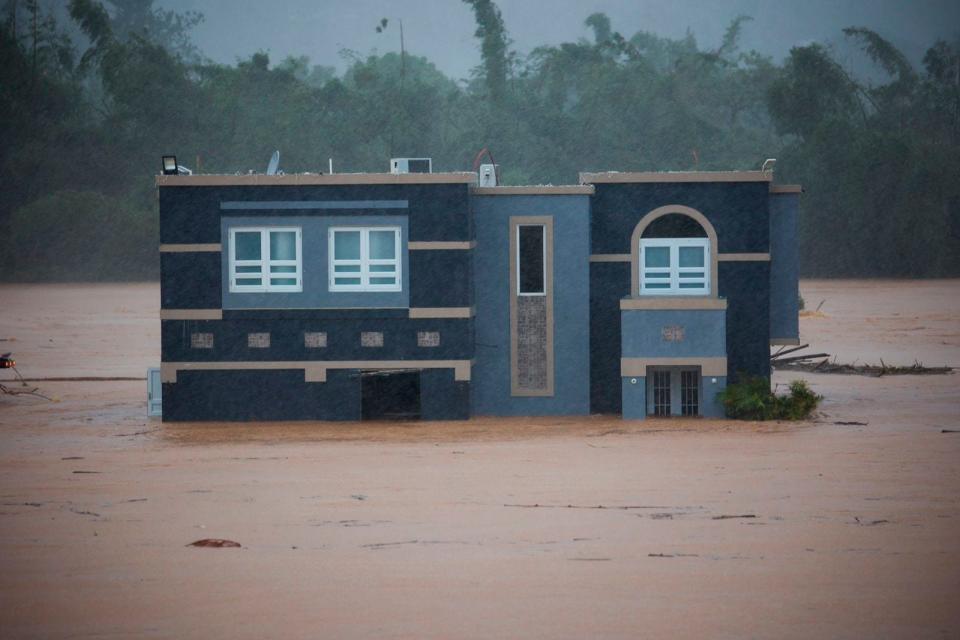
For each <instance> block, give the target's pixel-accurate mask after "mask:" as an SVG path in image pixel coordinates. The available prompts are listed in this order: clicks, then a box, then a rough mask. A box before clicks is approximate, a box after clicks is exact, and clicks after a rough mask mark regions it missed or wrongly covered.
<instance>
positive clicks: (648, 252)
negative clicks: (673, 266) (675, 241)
mask: <svg viewBox="0 0 960 640" xmlns="http://www.w3.org/2000/svg"><path fill="white" fill-rule="evenodd" d="M643 264H644V266H647V267H669V266H670V247H647V248H646V249H645V250H644V252H643Z"/></svg>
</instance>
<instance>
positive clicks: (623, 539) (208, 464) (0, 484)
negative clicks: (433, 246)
mask: <svg viewBox="0 0 960 640" xmlns="http://www.w3.org/2000/svg"><path fill="white" fill-rule="evenodd" d="M802 294H803V296H804V298H805V300H806V303H807V306H808V308H810V309H815V308H816V307H817V306H818V305H819V304H820V302H821V301H823V304H822V306H821V307H820V313H818V314H809V315H806V316H805V317H803V318H802V319H801V337H802V339H803V341H804V342H809V343H810V344H811V350H814V351H825V352H828V353H831V354H836V356H837V358H838V360H839V361H842V362H853V361H857V362H860V363H870V364H873V363H879V362H880V360H881V359H882V360H883V361H884V362H885V363H886V364H912V363H913V362H914V361H915V360H917V361H921V362H923V363H924V364H926V365H930V366H937V365H948V366H960V281H957V280H938V281H922V282H918V281H849V280H848V281H805V282H803V283H802ZM0 302H2V306H0V309H2V311H0V352H5V351H13V352H14V355H15V357H16V358H17V361H18V366H19V368H20V371H21V372H22V373H23V374H24V376H26V377H28V378H31V379H32V378H51V377H61V378H63V377H142V376H143V375H144V372H145V369H146V367H148V366H151V365H156V364H157V362H158V360H159V333H160V332H159V321H158V320H157V315H158V314H157V312H158V307H159V287H158V286H157V285H155V284H131V285H3V286H0ZM798 377H802V378H805V379H807V380H808V381H809V382H810V383H811V385H812V386H813V387H814V389H816V390H817V391H818V392H819V393H821V394H823V395H824V396H825V400H824V404H823V407H822V411H821V412H820V414H819V416H818V417H817V419H816V420H813V421H810V422H804V423H799V424H789V423H777V422H771V423H752V422H734V421H730V420H710V421H708V420H648V421H640V422H631V421H622V420H620V419H619V418H616V417H610V416H594V417H589V418H562V419H557V418H530V419H519V418H518V419H493V418H481V419H475V420H470V421H466V422H450V423H396V422H389V423H387V422H380V423H367V422H364V423H338V424H332V423H325V424H324V423H258V424H238V423H210V424H163V423H161V422H159V421H157V420H155V419H148V418H146V416H145V410H146V406H145V392H146V382H145V381H141V380H132V381H122V380H121V381H103V382H48V381H38V382H34V383H31V384H32V385H33V386H37V387H39V388H40V391H41V392H43V393H44V394H46V395H48V396H50V397H53V398H55V399H56V400H57V401H56V402H49V401H46V400H43V399H40V398H35V397H27V396H18V397H10V396H0V603H2V606H0V636H2V637H3V638H68V637H69V638H74V637H84V638H86V637H90V638H101V637H102V638H108V637H157V638H191V637H197V638H199V637H203V638H209V637H224V638H265V637H283V638H317V637H320V638H325V637H331V638H411V637H416V638H501V637H542V638H587V637H604V638H636V637H676V638H701V637H721V638H724V637H727V638H742V637H777V638H811V637H831V638H860V637H883V638H927V637H928V638H944V637H957V636H960V535H958V533H957V532H958V530H960V464H958V462H960V433H943V431H944V430H946V431H953V430H960V418H958V416H960V385H958V377H957V376H956V375H942V376H889V377H883V378H869V377H864V376H847V375H822V374H821V375H817V374H804V373H799V372H782V373H777V374H775V376H774V380H775V382H777V383H778V384H784V383H786V382H788V381H789V380H791V379H794V378H798ZM12 378H13V376H12V374H11V373H10V372H9V371H4V372H0V381H2V382H3V383H4V384H7V385H10V384H11V383H10V382H9V381H10V380H12ZM839 422H848V423H849V422H857V423H865V424H837V423H839ZM599 507H603V508H599ZM731 516H735V517H731ZM203 538H223V539H228V540H234V541H237V542H239V543H240V544H241V545H242V547H241V548H239V549H231V548H223V549H217V548H197V547H189V546H187V545H188V544H189V543H191V542H194V541H196V540H199V539H203Z"/></svg>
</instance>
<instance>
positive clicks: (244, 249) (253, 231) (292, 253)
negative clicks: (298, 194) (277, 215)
mask: <svg viewBox="0 0 960 640" xmlns="http://www.w3.org/2000/svg"><path fill="white" fill-rule="evenodd" d="M302 235H303V234H302V232H301V230H300V227H232V228H231V229H230V291H231V292H238V293H242V292H256V291H270V292H275V291H276V292H299V291H303V275H302V274H303V252H302V249H301V244H302Z"/></svg>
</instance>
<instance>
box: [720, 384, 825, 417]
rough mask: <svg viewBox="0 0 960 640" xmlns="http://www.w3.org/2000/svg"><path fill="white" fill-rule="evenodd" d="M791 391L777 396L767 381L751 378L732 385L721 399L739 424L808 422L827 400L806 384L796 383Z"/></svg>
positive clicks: (729, 415) (791, 386) (790, 387)
mask: <svg viewBox="0 0 960 640" xmlns="http://www.w3.org/2000/svg"><path fill="white" fill-rule="evenodd" d="M789 389H790V393H789V394H787V395H777V394H775V393H773V392H772V391H770V381H769V380H767V379H766V378H762V377H748V378H743V379H741V381H740V382H737V383H734V384H731V385H728V386H727V388H726V389H724V390H723V391H722V392H721V393H720V396H719V397H720V401H721V402H722V403H723V407H724V409H725V410H726V414H727V417H729V418H736V419H738V420H805V419H807V418H809V417H810V415H811V414H812V413H813V412H814V410H815V409H816V408H817V406H818V405H819V404H820V401H821V400H823V396H821V395H818V394H816V393H814V392H813V391H812V390H811V389H810V387H809V386H808V385H807V383H806V382H805V381H804V380H794V381H793V382H791V383H790V385H789Z"/></svg>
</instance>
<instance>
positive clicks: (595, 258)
mask: <svg viewBox="0 0 960 640" xmlns="http://www.w3.org/2000/svg"><path fill="white" fill-rule="evenodd" d="M590 262H630V254H629V253H594V254H593V255H591V256H590Z"/></svg>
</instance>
